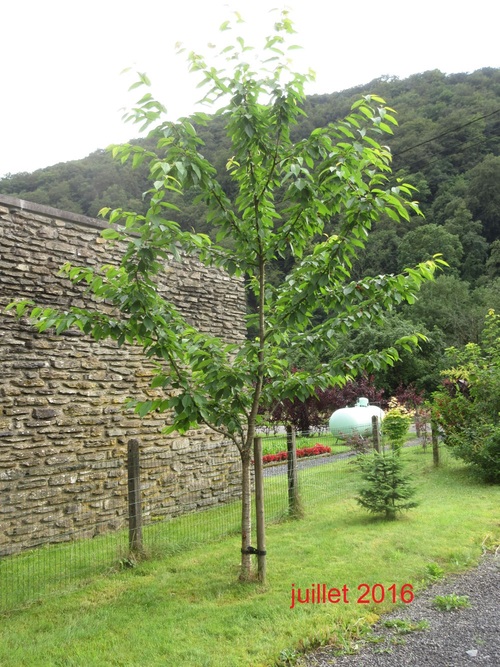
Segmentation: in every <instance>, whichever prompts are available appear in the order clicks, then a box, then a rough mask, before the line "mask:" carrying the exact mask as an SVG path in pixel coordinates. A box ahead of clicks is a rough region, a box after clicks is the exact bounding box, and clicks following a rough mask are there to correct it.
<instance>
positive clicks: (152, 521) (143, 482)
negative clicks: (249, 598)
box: [0, 433, 446, 611]
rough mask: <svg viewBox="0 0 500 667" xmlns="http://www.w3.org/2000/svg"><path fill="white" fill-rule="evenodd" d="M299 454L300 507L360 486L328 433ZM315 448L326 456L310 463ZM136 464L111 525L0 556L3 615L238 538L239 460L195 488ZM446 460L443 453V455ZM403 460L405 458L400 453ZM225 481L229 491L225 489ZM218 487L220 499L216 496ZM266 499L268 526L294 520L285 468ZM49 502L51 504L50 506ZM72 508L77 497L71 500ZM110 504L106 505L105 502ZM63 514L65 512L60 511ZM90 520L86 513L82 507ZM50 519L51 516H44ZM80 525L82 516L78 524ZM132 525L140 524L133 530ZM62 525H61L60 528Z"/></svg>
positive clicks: (157, 463) (123, 477)
mask: <svg viewBox="0 0 500 667" xmlns="http://www.w3.org/2000/svg"><path fill="white" fill-rule="evenodd" d="M296 444H297V449H298V450H299V451H300V450H305V453H304V455H302V456H299V458H298V459H297V480H298V492H299V494H300V500H301V503H302V505H303V507H304V508H305V510H306V511H307V507H308V506H310V505H311V504H314V503H317V502H318V501H320V500H321V501H325V500H327V499H328V498H333V497H346V496H347V495H348V494H349V493H352V492H353V489H354V488H355V487H356V484H357V483H358V482H359V468H358V467H357V466H356V464H355V458H356V452H355V451H353V450H352V449H350V447H349V446H348V445H345V444H342V443H340V442H339V441H338V440H336V439H335V438H333V436H331V435H329V434H325V433H318V434H310V435H308V437H306V438H303V437H298V438H297V443H296ZM413 444H414V445H416V446H417V447H418V451H419V452H422V456H421V457H412V458H411V461H412V462H411V471H412V472H416V471H417V470H418V469H419V468H421V467H422V466H427V465H432V450H431V448H430V447H429V446H428V447H427V449H426V450H425V449H424V448H423V447H422V445H421V444H420V443H419V444H416V442H415V441H414V442H413ZM317 445H321V446H322V447H323V448H325V449H326V448H329V449H330V451H329V452H324V453H320V454H316V455H310V456H308V455H307V454H308V451H307V450H311V449H314V448H315V447H316V446H317ZM137 449H138V451H140V456H139V459H138V461H137V475H136V477H137V479H136V482H137V481H138V483H139V489H136V492H138V495H136V496H135V497H134V496H133V495H132V496H131V493H130V488H131V482H133V478H134V473H133V472H131V466H130V452H129V457H128V459H129V460H128V467H127V461H124V462H123V466H122V469H121V470H120V474H119V475H118V473H117V478H116V479H117V482H119V483H117V484H116V485H115V486H113V487H111V488H110V494H109V498H108V501H109V503H111V504H112V506H113V511H114V516H113V521H112V522H111V523H110V521H109V515H108V516H107V518H106V520H105V521H101V522H99V521H96V522H95V523H94V524H93V526H92V529H89V522H88V516H87V517H85V529H82V531H80V532H79V531H78V530H76V529H75V526H78V524H79V522H78V517H76V521H74V522H73V523H72V526H73V528H72V529H71V530H67V531H66V532H64V529H57V527H56V524H54V531H53V533H52V534H45V537H44V539H43V541H42V542H41V543H40V544H39V545H38V546H36V547H34V548H27V549H24V550H19V551H18V553H8V552H7V553H5V551H4V555H3V556H0V611H6V610H10V609H14V608H17V607H20V606H23V605H25V604H27V603H30V602H32V601H35V600H38V599H42V598H44V597H47V596H49V595H55V594H60V593H63V592H67V591H69V590H72V589H74V588H75V587H79V586H82V585H85V584H86V583H88V582H89V581H90V580H92V579H94V578H95V577H97V576H100V575H104V574H108V573H112V572H115V571H117V569H119V568H121V567H126V566H128V565H131V564H133V562H132V561H133V560H134V559H135V558H138V557H141V556H142V555H144V556H146V557H162V556H165V555H172V554H176V553H178V552H180V551H182V550H185V549H187V548H188V547H189V546H191V545H194V544H198V543H208V542H210V541H214V540H219V539H222V538H224V537H226V536H228V535H231V534H237V533H238V532H239V529H240V525H241V502H240V501H239V500H237V499H235V497H236V494H235V487H237V486H238V484H239V478H240V474H241V466H240V463H239V459H238V458H237V457H235V456H234V455H232V456H228V458H227V460H226V461H225V472H223V470H222V468H221V467H220V465H219V467H218V468H217V469H216V470H215V471H214V474H213V475H212V476H210V475H206V474H205V475H200V476H199V477H196V476H195V477H194V483H193V484H191V487H190V488H184V489H183V488H181V489H179V488H176V487H175V484H174V483H173V481H172V480H171V478H170V477H169V475H168V472H167V471H165V469H164V465H163V464H162V459H161V458H159V457H160V456H161V452H159V451H155V448H152V447H150V448H144V449H143V450H141V448H140V447H138V448H137ZM286 449H287V443H286V435H285V434H279V435H276V436H272V437H271V436H270V437H265V438H264V439H263V451H264V454H265V455H269V453H279V452H283V451H286ZM440 451H441V457H442V460H443V459H444V460H446V451H445V449H444V448H443V447H441V448H440ZM403 457H404V452H403ZM228 476H229V477H230V478H231V482H232V484H231V485H228V484H227V479H228ZM214 488H215V489H216V490H217V493H216V494H215V496H214V493H213V492H214ZM264 497H265V514H266V521H267V522H273V521H280V520H282V519H284V518H285V517H287V515H288V514H289V513H290V506H289V499H290V496H289V469H288V463H287V462H286V461H281V462H280V461H278V462H274V463H273V462H271V463H268V464H266V465H265V467H264ZM48 501H49V499H47V502H48ZM71 502H72V503H73V504H74V502H75V498H74V497H73V498H72V499H71ZM104 502H105V501H104ZM139 508H140V513H141V526H140V527H141V540H140V544H139V547H140V548H137V547H138V545H137V544H136V545H135V547H136V548H135V549H134V548H132V549H131V546H133V542H132V539H133V530H134V526H135V530H137V522H136V520H137V516H136V515H137V511H138V509H139ZM63 511H64V510H63ZM79 511H80V512H81V513H88V512H89V508H88V507H83V506H82V507H81V508H80V510H79ZM46 516H48V513H46ZM80 518H81V520H82V523H83V519H84V517H83V516H82V517H80ZM134 521H135V523H134ZM63 525H64V524H63Z"/></svg>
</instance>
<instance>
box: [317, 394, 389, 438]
mask: <svg viewBox="0 0 500 667" xmlns="http://www.w3.org/2000/svg"><path fill="white" fill-rule="evenodd" d="M374 416H375V417H377V418H378V422H379V428H380V424H381V423H382V419H383V418H384V417H385V413H384V411H383V410H382V409H381V408H379V407H377V406H376V405H370V401H369V400H368V399H367V398H364V397H363V398H358V400H357V401H356V405H355V406H354V407H353V408H348V407H346V408H340V410H335V412H334V413H333V414H332V416H331V417H330V422H329V425H330V431H331V433H332V434H333V435H334V436H335V437H337V438H341V439H343V438H349V437H351V436H353V435H361V436H365V437H366V436H369V435H371V432H372V417H374Z"/></svg>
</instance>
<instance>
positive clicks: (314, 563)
mask: <svg viewBox="0 0 500 667" xmlns="http://www.w3.org/2000/svg"><path fill="white" fill-rule="evenodd" d="M405 458H406V459H407V462H408V465H409V466H410V467H412V468H418V470H419V471H420V472H419V474H418V477H417V479H416V480H415V485H416V486H417V489H418V496H419V500H420V502H421V504H420V505H419V507H418V508H416V509H415V510H412V511H411V512H410V513H408V514H407V515H405V516H404V517H402V518H401V519H400V520H399V521H395V522H390V523H385V522H382V521H379V520H374V519H372V518H370V517H369V516H368V515H367V514H366V513H365V512H364V511H363V510H362V509H361V508H360V507H359V506H358V505H357V504H356V502H355V500H354V495H355V492H356V490H357V488H358V487H359V475H358V472H357V471H356V467H355V466H353V465H352V464H351V463H349V462H342V465H344V466H346V474H345V475H344V478H345V479H344V481H343V489H342V494H341V495H338V494H337V493H334V494H332V495H330V497H327V498H325V497H324V495H321V494H318V497H317V500H316V502H313V503H309V504H308V507H307V514H306V517H305V518H304V519H302V520H300V521H285V522H281V523H276V524H273V525H269V526H268V528H267V549H268V559H267V560H268V564H267V566H268V582H267V584H266V586H260V585H258V584H255V583H252V584H245V585H243V584H239V583H237V573H238V562H239V539H238V537H237V536H236V535H235V536H230V537H227V538H226V539H224V540H220V541H219V542H216V543H211V544H209V543H207V544H204V545H198V546H196V547H193V548H191V549H189V550H187V551H184V552H182V553H179V554H171V555H168V556H164V557H163V558H161V559H158V560H149V561H144V562H142V563H140V564H138V565H137V566H136V567H134V568H132V569H129V570H123V571H119V572H117V573H115V574H113V575H112V576H109V577H106V578H101V579H99V580H97V581H95V582H94V583H92V584H91V585H90V586H88V587H86V588H85V589H81V590H78V591H74V592H72V593H70V594H68V595H65V596H60V597H57V598H48V599H46V600H45V601H44V602H41V603H39V604H36V605H33V606H31V607H30V608H28V609H24V610H20V611H17V612H13V613H11V614H8V615H5V616H4V617H3V618H2V623H1V626H0V664H1V665H2V666H3V667H14V666H16V667H18V666H19V667H20V666H21V665H22V666H23V667H24V666H25V665H30V666H33V667H38V666H55V667H59V666H61V667H63V666H64V667H76V666H78V667H94V666H95V667H97V666H99V667H102V666H108V665H109V666H115V665H116V666H123V667H139V666H140V667H143V666H144V665H148V667H156V666H158V667H159V666H160V665H161V666H162V667H164V666H165V665H176V666H179V667H182V666H186V667H240V666H241V667H245V666H252V667H258V666H262V665H273V664H278V663H277V661H278V660H279V658H280V656H282V658H284V656H289V657H293V656H294V655H295V654H296V653H295V652H296V651H298V650H300V649H301V648H302V647H307V646H312V645H315V644H317V643H321V642H323V641H326V640H327V639H330V640H331V641H332V642H333V643H334V644H335V645H336V646H337V647H339V648H340V647H342V646H344V647H345V646H346V642H348V640H349V637H350V636H352V633H353V632H360V629H361V628H362V627H363V625H364V623H365V622H367V621H373V620H375V618H376V615H377V614H379V613H381V612H383V611H387V610H389V609H390V608H392V607H393V605H392V603H391V602H385V603H384V604H381V605H360V604H357V602H356V599H357V594H358V591H357V587H358V586H359V585H360V584H362V583H368V584H370V585H372V584H374V583H381V584H383V585H384V586H389V585H391V584H393V583H395V584H397V586H398V587H399V586H402V585H403V584H406V583H411V584H412V585H414V586H415V587H418V586H420V585H422V583H423V581H424V580H425V577H426V572H428V571H429V569H428V566H429V564H430V563H435V564H438V565H439V567H440V568H442V569H443V570H444V572H445V573H449V572H451V571H458V570H460V569H462V568H464V567H466V566H468V565H472V564H473V563H475V562H477V560H478V558H479V556H480V554H481V545H482V543H483V542H484V541H485V539H486V541H487V542H491V543H493V542H494V541H495V540H498V538H499V536H500V527H499V522H498V501H499V496H500V489H499V488H498V487H493V486H485V485H482V484H481V483H479V482H477V481H476V480H475V479H474V478H473V477H471V476H470V474H469V473H468V472H467V471H466V470H465V469H464V468H463V467H462V466H461V465H460V464H458V463H454V462H451V461H450V462H448V463H447V465H446V466H443V467H442V468H437V469H434V468H433V467H432V464H431V461H432V456H431V455H430V454H422V453H421V451H420V450H419V451H410V452H407V453H406V452H405ZM325 468H326V466H325ZM324 474H327V473H325V472H324V470H323V467H322V468H321V469H319V470H318V469H314V468H312V469H310V470H308V471H307V476H306V478H305V479H304V482H303V484H304V485H305V487H307V486H308V488H309V490H310V491H311V492H312V493H314V490H315V489H316V488H321V487H322V486H323V484H324V480H323V481H321V482H320V483H318V481H317V479H318V477H319V476H320V475H324ZM337 480H338V477H337V476H336V475H335V476H333V477H332V476H331V481H332V483H333V484H335V483H336V481H337ZM268 481H270V480H268ZM272 484H273V485H277V481H276V480H272ZM270 494H271V495H272V492H270ZM292 583H293V584H295V586H296V588H297V587H302V588H306V587H310V586H311V584H313V583H326V584H327V585H328V586H329V587H340V586H342V585H344V584H345V585H347V587H348V589H349V595H350V599H349V603H348V604H345V603H341V604H335V605H332V604H330V605H323V604H319V605H297V606H296V607H295V608H294V609H290V594H291V586H292ZM363 619H364V620H363ZM281 664H283V662H282V663H281Z"/></svg>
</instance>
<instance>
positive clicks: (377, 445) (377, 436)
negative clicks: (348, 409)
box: [372, 415, 380, 452]
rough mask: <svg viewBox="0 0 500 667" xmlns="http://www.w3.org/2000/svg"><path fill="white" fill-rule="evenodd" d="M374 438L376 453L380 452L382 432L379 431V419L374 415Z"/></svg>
mask: <svg viewBox="0 0 500 667" xmlns="http://www.w3.org/2000/svg"><path fill="white" fill-rule="evenodd" d="M372 437H373V446H374V448H375V451H376V452H380V432H379V430H378V417H377V415H373V417H372Z"/></svg>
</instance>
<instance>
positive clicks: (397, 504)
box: [356, 452, 418, 520]
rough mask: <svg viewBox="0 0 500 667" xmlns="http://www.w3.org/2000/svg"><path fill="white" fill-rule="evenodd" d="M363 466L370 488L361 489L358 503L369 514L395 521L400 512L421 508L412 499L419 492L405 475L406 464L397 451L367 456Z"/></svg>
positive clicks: (364, 475) (363, 472)
mask: <svg viewBox="0 0 500 667" xmlns="http://www.w3.org/2000/svg"><path fill="white" fill-rule="evenodd" d="M360 465H361V470H362V477H363V479H364V480H366V481H367V482H368V486H367V487H365V488H363V489H361V490H360V492H359V495H358V496H357V497H356V500H357V502H358V503H359V504H360V505H361V506H362V507H364V508H365V509H367V510H368V511H369V512H372V513H373V514H383V515H384V516H385V518H386V519H387V520H393V519H395V518H396V516H397V513H398V512H402V511H403V510H409V509H412V508H413V507H416V506H417V505H418V503H416V502H414V501H411V500H410V498H412V497H413V496H414V494H415V490H414V489H413V488H412V487H411V486H410V484H409V477H408V475H405V474H403V464H402V462H401V459H400V458H399V456H398V455H397V454H396V453H395V452H391V453H378V452H375V453H374V454H372V455H371V456H365V457H363V459H362V461H361V464H360Z"/></svg>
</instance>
